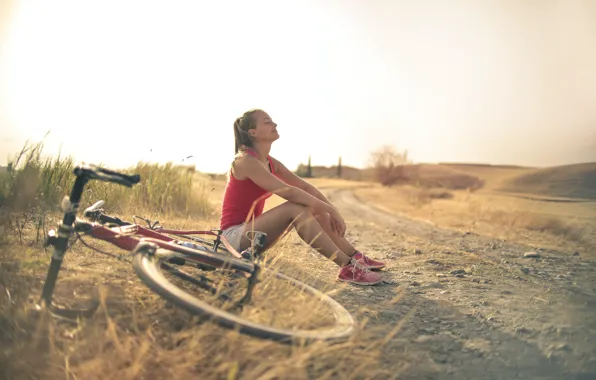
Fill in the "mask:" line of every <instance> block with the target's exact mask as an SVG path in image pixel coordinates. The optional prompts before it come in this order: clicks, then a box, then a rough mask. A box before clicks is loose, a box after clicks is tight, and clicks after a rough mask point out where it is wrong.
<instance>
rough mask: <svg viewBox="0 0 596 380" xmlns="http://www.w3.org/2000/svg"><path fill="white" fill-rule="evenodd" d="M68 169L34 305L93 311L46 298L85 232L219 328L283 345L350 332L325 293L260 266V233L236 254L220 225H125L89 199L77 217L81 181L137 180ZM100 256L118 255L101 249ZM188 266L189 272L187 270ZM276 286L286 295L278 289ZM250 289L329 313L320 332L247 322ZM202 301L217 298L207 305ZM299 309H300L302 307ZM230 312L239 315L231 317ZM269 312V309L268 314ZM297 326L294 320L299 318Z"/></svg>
mask: <svg viewBox="0 0 596 380" xmlns="http://www.w3.org/2000/svg"><path fill="white" fill-rule="evenodd" d="M73 173H74V175H75V176H76V180H75V182H74V185H73V187H72V189H71V192H70V196H65V198H64V199H63V201H62V209H63V211H64V216H63V220H62V223H60V224H59V226H58V228H57V230H50V231H49V232H48V236H47V238H46V243H45V244H46V246H50V245H51V246H52V247H54V252H53V254H52V258H51V261H50V264H49V267H48V271H47V275H46V279H45V283H44V286H43V290H42V294H41V299H40V303H41V307H47V308H48V309H49V310H50V311H51V312H52V313H53V314H55V315H58V316H63V317H70V318H72V317H74V316H76V317H88V316H91V315H93V313H94V312H95V310H96V309H97V307H98V305H94V306H93V307H91V308H89V309H83V310H73V309H67V308H61V307H59V306H57V305H55V304H53V303H52V299H53V293H54V289H55V286H56V282H57V279H58V273H59V272H60V268H61V265H62V261H63V258H64V256H65V253H66V250H67V247H68V242H69V240H70V239H71V238H72V237H74V236H75V235H76V237H78V239H79V240H80V241H82V242H83V241H84V240H83V238H82V237H83V236H91V237H92V238H94V239H98V240H103V241H107V242H110V243H111V244H113V245H115V246H117V247H119V248H121V249H124V250H126V251H129V252H130V253H129V255H130V256H132V265H133V268H134V270H135V272H136V275H137V276H138V277H139V279H140V280H141V282H143V283H144V284H145V285H146V286H147V287H148V288H149V289H150V290H152V291H153V292H155V293H157V294H158V295H160V296H161V297H162V298H163V299H165V300H167V301H169V302H171V303H172V304H174V305H176V306H178V307H180V308H182V309H184V310H186V311H187V312H190V313H191V314H193V315H199V316H203V317H205V318H207V319H209V320H211V321H213V322H215V323H216V324H218V325H220V326H222V327H224V328H228V329H234V330H238V331H239V332H240V333H243V334H247V335H250V336H254V337H259V338H264V339H269V340H274V341H278V342H283V343H290V342H292V341H294V340H299V341H303V342H305V343H308V342H312V341H317V340H326V341H335V340H344V339H346V338H348V337H349V336H351V335H352V333H353V332H354V329H355V321H354V319H353V317H352V315H351V314H350V313H349V312H348V311H347V310H346V309H345V308H344V307H343V306H342V305H341V304H339V303H338V302H337V301H335V300H334V299H333V298H331V297H330V296H329V295H328V294H325V293H323V292H321V291H320V290H318V289H316V288H314V287H312V286H310V285H308V284H306V283H304V282H302V281H300V280H297V279H295V278H292V277H290V276H287V275H285V274H283V273H281V272H279V271H276V270H274V269H272V268H269V267H267V266H266V265H264V264H263V261H262V260H260V249H261V248H262V247H263V246H264V243H265V239H266V236H264V235H263V234H261V235H259V234H255V236H254V238H253V239H252V241H253V244H252V245H251V249H250V250H248V251H247V252H243V253H240V252H238V251H236V250H235V249H234V248H233V247H232V246H231V245H230V243H229V242H228V241H227V240H226V239H225V237H224V236H223V235H222V234H221V231H219V230H211V231H194V230H169V229H165V228H163V227H162V226H160V225H159V222H151V221H149V220H148V219H144V218H140V217H137V216H135V217H133V220H135V219H136V218H140V219H143V220H145V222H147V223H148V227H149V228H145V227H143V226H141V225H139V224H136V223H129V222H125V221H123V220H121V219H119V218H115V217H111V216H108V215H105V214H103V210H102V209H101V206H103V201H100V202H96V203H95V204H94V205H92V206H91V207H89V208H87V209H86V210H85V212H84V214H85V216H86V217H87V218H89V219H92V220H95V221H86V220H83V219H79V218H77V216H76V215H77V211H78V207H79V204H80V201H81V196H82V194H83V190H84V187H85V185H86V184H87V183H88V182H89V181H90V180H99V181H105V182H111V183H116V184H120V185H123V186H127V187H132V186H133V185H135V184H137V183H139V182H140V176H139V175H127V174H122V173H118V172H115V171H112V170H108V169H105V168H101V167H98V166H96V165H91V164H82V165H77V166H76V167H75V168H74V171H73ZM198 234H205V235H211V236H215V240H210V239H201V238H197V237H196V236H194V235H198ZM179 237H185V238H187V239H188V238H190V240H192V241H193V242H192V243H190V244H192V246H190V247H189V246H187V245H189V242H188V241H182V240H179V239H177V238H179ZM84 244H85V245H88V244H87V243H84ZM96 250H97V249H96ZM97 251H99V250H97ZM99 252H102V251H99ZM102 253H106V254H108V255H110V256H113V257H119V256H118V255H115V254H112V253H108V252H102ZM182 266H184V267H185V268H188V269H187V271H184V270H180V269H178V268H179V267H182ZM188 270H192V271H193V272H192V273H189V272H188ZM205 273H216V274H217V276H218V277H217V278H218V280H214V279H213V278H209V277H207V275H206V274H205ZM167 275H172V276H174V278H173V279H172V280H170V279H168V278H167V277H166V276H167ZM273 280H276V281H279V282H280V284H281V285H280V284H274V286H269V285H270V283H269V282H268V281H273ZM242 283H245V285H246V288H245V289H244V288H242V285H241V284H242ZM261 285H262V286H261ZM187 286H188V287H190V289H191V290H192V291H193V292H200V291H206V293H205V295H204V296H203V297H197V296H195V295H193V294H191V293H189V291H187V290H185V289H184V287H187ZM282 288H283V289H285V290H286V292H287V293H283V292H282V290H281V289H282ZM290 289H291V290H292V291H290ZM267 291H273V293H272V294H268V293H267ZM255 294H257V295H263V296H265V298H264V299H265V301H266V302H265V303H266V304H268V303H269V302H268V301H270V299H271V298H268V297H272V295H273V296H274V297H275V296H279V297H282V298H281V300H282V301H285V300H286V298H288V297H289V296H296V297H298V299H300V300H302V299H305V297H307V299H308V301H307V305H308V304H309V302H310V303H312V305H311V306H304V308H306V310H308V308H309V307H310V308H312V309H311V311H312V312H318V311H319V310H322V308H323V307H325V308H326V309H328V312H325V313H322V312H320V313H321V314H320V315H322V316H323V317H325V318H330V319H332V321H331V322H329V325H328V326H326V327H324V328H322V329H318V328H315V327H310V326H309V325H306V326H305V327H298V328H297V327H296V326H282V327H278V326H274V325H273V322H274V321H273V320H267V321H261V320H259V321H257V322H254V321H252V320H250V319H249V316H254V315H256V316H257V318H258V317H260V314H259V313H260V312H262V311H261V309H254V310H256V311H257V312H256V314H255V313H253V314H248V315H246V314H245V315H241V314H242V312H243V311H245V310H246V309H247V308H250V307H259V308H261V307H262V306H253V303H254V302H253V301H254V297H255ZM207 295H209V297H210V298H209V297H208V296H207ZM208 301H212V302H219V303H218V304H217V305H216V306H213V305H211V304H209V302H208ZM285 305H286V306H288V307H294V305H293V303H290V302H286V303H285ZM295 307H299V306H295ZM298 311H301V312H304V310H298ZM235 312H236V313H238V312H239V313H240V314H235ZM291 312H292V313H295V312H296V311H295V310H291ZM262 313H263V318H265V317H267V318H270V317H271V316H270V315H269V314H267V313H265V312H262ZM276 313H277V312H276V311H274V312H273V316H275V314H276ZM297 315H299V314H297ZM321 318H322V317H321ZM275 322H278V321H275ZM296 323H298V324H300V323H303V321H299V322H296Z"/></svg>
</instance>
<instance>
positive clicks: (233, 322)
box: [133, 249, 355, 343]
mask: <svg viewBox="0 0 596 380" xmlns="http://www.w3.org/2000/svg"><path fill="white" fill-rule="evenodd" d="M206 254H207V255H209V256H212V255H219V254H217V253H213V252H206ZM172 255H178V256H179V255H180V253H174V252H172V251H167V250H164V249H157V250H156V251H155V254H147V253H146V252H143V251H142V250H138V249H137V254H136V255H135V257H134V260H133V266H134V268H135V271H136V273H137V275H138V276H139V278H140V279H141V281H142V282H143V283H145V285H147V286H148V287H149V288H150V289H151V290H153V291H154V292H156V293H157V294H159V295H160V296H161V297H163V298H164V299H166V300H168V301H170V302H172V303H173V304H175V305H177V306H179V307H181V308H183V309H184V310H186V311H188V312H190V313H192V314H194V315H202V316H205V317H207V319H209V320H211V321H213V322H215V323H216V324H218V325H220V326H222V327H225V328H228V329H236V330H238V331H239V332H241V333H243V334H247V335H250V336H255V337H258V338H264V339H269V340H274V341H278V342H283V343H292V342H296V341H298V342H304V343H310V342H312V341H317V340H326V341H334V340H343V339H346V338H348V337H349V336H350V335H351V334H352V333H353V331H354V328H355V321H354V319H353V317H352V315H351V314H350V313H349V312H348V311H347V310H346V309H345V308H344V307H343V306H342V305H340V304H339V303H338V302H337V301H335V300H334V299H332V298H331V297H330V296H329V295H327V294H325V293H323V292H321V291H319V290H317V289H315V288H314V287H312V286H310V285H308V284H305V283H303V282H302V281H299V280H297V279H294V278H291V277H289V276H286V275H284V274H283V273H281V272H278V271H276V270H274V269H272V268H265V267H261V266H259V265H257V264H253V263H249V262H246V261H244V260H238V259H231V260H230V258H229V257H226V258H225V260H226V261H227V266H228V268H230V269H231V270H232V271H224V270H219V271H216V273H213V274H212V273H210V274H209V276H210V277H209V278H207V277H205V275H204V273H205V272H202V271H198V270H196V267H193V266H192V265H184V269H183V270H181V269H179V268H174V267H173V266H171V265H170V264H168V263H166V262H165V261H166V260H168V258H171V257H172ZM202 256H203V253H202V252H196V253H193V254H189V253H188V252H185V253H184V258H185V261H186V263H187V264H188V263H190V262H193V261H198V262H204V260H205V259H204V257H202ZM220 256H223V255H220ZM255 270H256V271H258V275H257V278H258V282H257V283H256V285H254V288H252V292H251V299H250V302H248V303H246V304H244V305H243V306H242V307H239V306H238V305H239V301H241V300H242V297H244V296H246V291H247V289H248V280H247V278H246V277H245V276H241V275H238V274H251V273H253V272H254V271H255ZM176 272H177V273H176ZM230 274H232V275H230ZM234 274H236V275H234Z"/></svg>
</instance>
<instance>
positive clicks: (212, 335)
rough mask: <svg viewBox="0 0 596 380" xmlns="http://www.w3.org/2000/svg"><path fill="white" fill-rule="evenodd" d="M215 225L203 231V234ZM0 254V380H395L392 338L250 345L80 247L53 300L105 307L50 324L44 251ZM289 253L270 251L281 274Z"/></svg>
mask: <svg viewBox="0 0 596 380" xmlns="http://www.w3.org/2000/svg"><path fill="white" fill-rule="evenodd" d="M166 223H167V225H168V226H172V227H188V226H189V223H190V224H193V225H196V224H200V223H197V221H196V220H194V221H193V220H188V219H185V220H182V219H172V220H170V221H168V220H166ZM213 223H214V221H207V222H206V223H205V222H203V224H204V225H200V226H199V228H202V227H207V226H208V225H211V224H213ZM32 233H33V231H32V230H28V231H26V234H28V235H31V234H32ZM26 240H28V239H26ZM94 245H96V244H94ZM99 247H102V248H107V247H108V246H107V245H105V244H104V245H102V244H99ZM293 250H295V248H293ZM0 252H1V253H0V305H1V306H0V344H1V345H2V351H1V352H0V378H6V379H31V378H35V379H57V378H60V379H62V378H64V379H106V378H114V379H154V378H176V379H186V378H197V377H200V378H204V379H221V378H223V379H239V378H242V379H280V378H283V379H311V378H321V379H324V378H342V379H357V378H367V379H369V378H389V377H391V376H392V375H395V373H388V372H384V371H382V370H380V369H379V368H378V365H377V360H378V358H379V355H380V353H381V350H382V348H383V344H384V343H386V342H387V341H388V340H389V339H388V338H387V337H385V339H381V338H379V334H378V333H376V334H375V331H372V330H370V331H368V332H367V333H364V332H363V331H359V332H358V333H357V334H355V335H354V336H353V337H352V338H351V339H350V340H348V341H345V342H341V343H336V344H330V343H325V342H320V343H315V344H311V345H307V346H304V345H299V344H295V345H291V346H290V345H282V344H278V343H274V342H270V341H266V340H261V339H257V338H251V337H247V336H245V335H241V334H238V333H236V332H235V331H230V330H226V329H223V328H220V327H218V326H216V325H213V324H211V323H210V322H208V321H201V320H198V319H197V318H195V317H192V316H191V315H189V314H187V313H186V312H184V311H182V310H180V309H178V308H176V307H172V306H171V305H169V304H168V303H167V302H165V301H164V300H162V299H161V298H160V297H159V296H157V295H156V294H154V293H152V292H150V291H149V290H148V289H147V288H146V287H145V286H144V285H143V284H142V283H141V282H140V281H139V280H138V279H137V278H136V276H135V275H134V272H133V270H132V268H131V267H130V266H129V265H128V264H126V263H123V262H119V261H116V260H114V259H110V258H104V257H102V256H98V255H97V254H92V253H91V251H89V250H88V249H86V248H82V247H81V246H80V244H78V245H75V246H74V248H73V249H72V250H71V251H69V253H68V254H67V256H66V261H65V266H64V268H63V270H62V272H61V276H60V279H59V282H58V288H57V299H58V300H62V301H63V302H68V303H69V304H70V305H73V306H78V307H82V306H84V305H85V304H88V303H89V302H90V301H91V300H92V299H96V300H99V301H100V302H101V307H100V308H99V310H98V311H97V312H96V313H95V315H94V316H93V317H92V318H91V319H88V320H86V319H81V320H79V321H66V320H61V319H56V318H53V317H51V316H50V315H48V314H46V313H45V312H42V311H37V310H36V308H35V303H36V301H37V300H38V298H39V294H40V290H41V286H42V279H43V278H44V276H45V270H46V267H47V263H48V262H49V255H50V254H49V252H47V253H46V252H44V251H43V249H41V248H39V247H35V246H32V247H26V246H23V245H20V244H18V242H17V241H16V239H14V238H11V237H9V238H8V239H5V240H4V243H3V245H2V249H1V250H0ZM288 252H290V248H289V247H284V246H283V245H282V246H280V247H279V248H278V249H277V250H276V251H275V252H274V254H275V256H276V257H277V258H279V265H282V266H283V261H284V258H285V257H287V254H288ZM293 274H294V275H297V276H300V275H301V274H300V273H299V272H296V271H295V272H294V273H293ZM302 279H303V280H305V281H307V282H309V281H310V280H314V279H309V278H307V277H306V276H303V278H302ZM318 285H320V284H318ZM284 292H286V293H284ZM289 292H290V291H289V290H283V289H277V291H274V292H272V293H271V295H275V300H272V301H275V302H271V303H270V304H271V305H275V307H276V308H277V309H278V310H279V311H280V312H281V311H284V312H288V311H290V310H294V311H296V308H292V307H291V306H292V303H293V302H295V297H291V295H292V294H291V293H289ZM392 302H395V301H392ZM316 311H317V310H316V307H315V306H311V307H310V308H308V309H306V308H305V310H302V311H301V313H298V314H296V315H295V318H297V319H300V320H302V321H303V323H304V322H305V321H306V322H310V323H316V322H317V321H316V316H317V312H316ZM353 312H354V313H355V314H356V315H357V316H358V315H359V314H358V311H357V310H355V311H353ZM249 317H250V316H249ZM309 319H310V320H309ZM398 330H399V329H396V330H395V331H394V333H396V332H398ZM355 358H358V360H357V361H356V360H355Z"/></svg>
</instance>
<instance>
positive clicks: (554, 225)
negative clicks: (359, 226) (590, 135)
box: [356, 186, 596, 250]
mask: <svg viewBox="0 0 596 380" xmlns="http://www.w3.org/2000/svg"><path fill="white" fill-rule="evenodd" d="M356 192H357V194H358V196H359V197H360V198H361V199H363V200H364V201H367V202H371V203H372V204H375V205H377V206H378V207H381V208H384V209H386V210H388V211H390V212H398V213H402V214H405V215H408V216H410V217H413V218H415V219H421V220H425V221H429V222H431V223H433V224H436V225H438V226H441V227H446V228H454V229H457V230H461V231H470V232H476V233H480V234H485V235H488V236H493V237H496V238H500V239H507V240H513V241H518V242H523V243H528V242H534V243H535V244H539V245H541V246H552V247H553V248H555V247H556V248H561V249H566V250H577V249H587V250H591V249H593V248H594V247H596V203H548V202H541V201H537V200H529V199H520V198H514V197H507V196H504V195H498V194H491V193H483V192H481V193H472V192H465V191H464V192H462V191H452V192H449V193H446V192H444V191H442V190H440V189H434V190H429V189H420V188H416V187H412V186H402V187H398V188H394V189H386V188H382V187H381V186H374V187H367V188H359V189H357V190H356ZM447 194H450V195H447Z"/></svg>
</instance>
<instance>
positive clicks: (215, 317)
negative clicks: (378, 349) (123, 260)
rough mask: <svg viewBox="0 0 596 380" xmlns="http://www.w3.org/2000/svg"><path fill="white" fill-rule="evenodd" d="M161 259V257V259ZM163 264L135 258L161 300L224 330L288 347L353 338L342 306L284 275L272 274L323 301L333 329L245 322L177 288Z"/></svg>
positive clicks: (142, 276) (351, 323) (156, 258)
mask: <svg viewBox="0 0 596 380" xmlns="http://www.w3.org/2000/svg"><path fill="white" fill-rule="evenodd" d="M162 251H163V250H162ZM213 254H214V253H211V255H213ZM195 255H200V253H196V254H195ZM160 256H162V257H161V258H160ZM162 260H163V254H162V255H147V254H144V253H142V252H139V253H137V254H136V255H135V256H134V259H133V267H134V269H135V272H136V274H137V276H138V277H139V278H140V280H141V281H142V282H143V283H144V284H145V285H146V286H147V287H149V288H150V289H151V290H152V291H154V292H155V293H157V294H158V295H160V296H161V297H162V298H164V299H166V300H167V301H170V302H172V303H173V304H175V305H176V306H178V307H180V308H182V309H184V310H186V311H187V312H190V313H191V314H193V315H203V316H210V317H211V320H212V321H213V322H215V323H216V324H218V325H219V326H221V327H224V328H228V329H232V330H235V329H237V330H238V331H239V332H240V333H243V334H246V335H250V336H254V337H257V338H262V339H268V340H273V341H277V342H281V343H286V344H289V343H292V342H293V341H300V342H303V343H310V342H313V341H321V340H325V341H340V340H345V339H347V338H348V337H349V336H351V335H352V333H353V332H354V330H355V321H354V318H353V317H352V315H351V314H350V313H349V312H348V311H347V310H346V309H345V308H344V307H343V306H342V305H341V304H339V303H338V302H337V301H335V300H334V299H333V298H331V297H330V296H328V295H327V294H325V293H323V292H321V291H319V290H317V289H316V288H314V287H312V286H310V285H308V284H305V283H304V282H302V281H299V280H297V279H294V278H292V277H289V276H286V275H285V274H283V273H280V272H277V271H276V272H271V271H270V273H273V274H274V275H275V276H276V277H280V278H281V279H283V280H285V281H288V282H289V283H291V284H292V285H294V286H297V287H298V288H299V289H301V290H304V291H305V292H307V293H310V294H311V295H312V297H317V298H319V299H320V301H322V302H323V303H324V304H325V305H326V306H327V307H329V308H330V309H331V310H332V311H333V313H334V317H335V324H334V326H331V327H330V328H328V329H325V330H316V331H309V330H292V329H285V328H278V327H273V326H268V325H265V324H259V323H255V322H252V321H249V320H246V319H244V318H242V317H239V316H237V315H235V314H232V313H230V312H227V311H224V310H221V309H219V308H217V307H214V306H212V305H209V304H208V303H206V302H203V301H201V300H200V299H198V298H196V297H195V296H193V295H191V294H189V293H187V292H186V291H184V290H182V289H181V288H179V287H178V286H176V285H174V284H173V283H172V282H170V281H169V280H168V279H167V278H166V277H165V276H164V275H163V273H162V270H161V261H162ZM238 261H240V260H238ZM255 265H256V264H255ZM231 267H234V265H233V264H232V265H231ZM236 270H241V271H244V272H247V271H246V270H245V269H243V268H242V266H238V268H237V269H236ZM261 270H262V271H269V270H268V269H267V268H261Z"/></svg>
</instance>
